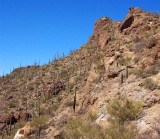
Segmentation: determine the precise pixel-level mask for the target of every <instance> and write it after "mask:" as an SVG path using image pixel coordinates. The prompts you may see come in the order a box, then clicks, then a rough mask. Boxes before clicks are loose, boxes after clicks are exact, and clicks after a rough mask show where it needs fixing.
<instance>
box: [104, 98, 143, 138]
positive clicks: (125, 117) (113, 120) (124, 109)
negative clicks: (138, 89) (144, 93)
mask: <svg viewBox="0 0 160 139" xmlns="http://www.w3.org/2000/svg"><path fill="white" fill-rule="evenodd" d="M142 111H143V110H142V107H141V103H140V102H136V101H133V100H129V99H127V98H125V99H124V100H123V101H122V100H120V99H114V100H113V101H111V102H110V103H109V104H108V105H107V112H108V113H109V114H110V117H109V119H108V121H109V123H110V127H109V128H108V129H107V131H106V134H107V135H108V136H109V137H110V138H111V139H132V138H133V137H134V136H135V135H136V134H137V132H138V131H137V129H136V127H135V126H130V125H129V124H128V123H129V121H130V120H135V119H136V118H138V116H140V114H141V113H142Z"/></svg>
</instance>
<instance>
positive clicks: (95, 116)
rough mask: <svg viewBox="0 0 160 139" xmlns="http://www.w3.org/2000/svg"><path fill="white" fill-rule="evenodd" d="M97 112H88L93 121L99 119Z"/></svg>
mask: <svg viewBox="0 0 160 139" xmlns="http://www.w3.org/2000/svg"><path fill="white" fill-rule="evenodd" d="M97 116H98V115H97V112H96V111H90V112H89V113H88V117H89V120H91V121H92V122H93V121H95V120H96V119H97Z"/></svg>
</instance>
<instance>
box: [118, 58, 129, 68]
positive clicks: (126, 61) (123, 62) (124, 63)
mask: <svg viewBox="0 0 160 139" xmlns="http://www.w3.org/2000/svg"><path fill="white" fill-rule="evenodd" d="M118 63H119V64H121V65H122V66H128V65H129V64H130V63H131V58H130V57H126V58H123V57H120V58H118Z"/></svg>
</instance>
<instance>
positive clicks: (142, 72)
mask: <svg viewBox="0 0 160 139" xmlns="http://www.w3.org/2000/svg"><path fill="white" fill-rule="evenodd" d="M131 73H132V74H134V75H136V77H138V78H139V77H140V78H146V77H147V76H148V75H147V74H146V72H145V70H144V69H142V68H135V69H133V70H131Z"/></svg>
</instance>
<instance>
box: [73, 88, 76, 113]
mask: <svg viewBox="0 0 160 139" xmlns="http://www.w3.org/2000/svg"><path fill="white" fill-rule="evenodd" d="M73 110H74V112H75V111H76V87H75V92H74V102H73Z"/></svg>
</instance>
